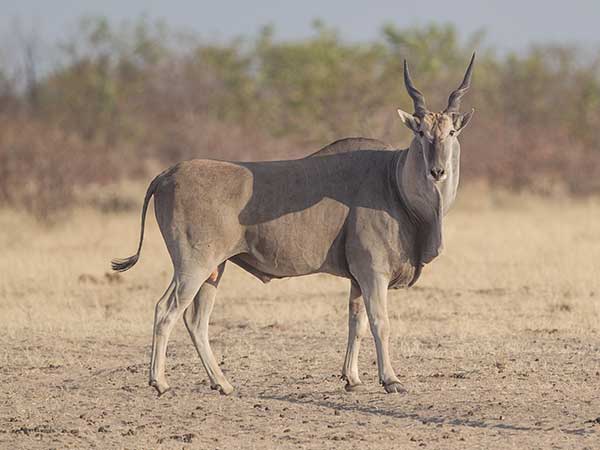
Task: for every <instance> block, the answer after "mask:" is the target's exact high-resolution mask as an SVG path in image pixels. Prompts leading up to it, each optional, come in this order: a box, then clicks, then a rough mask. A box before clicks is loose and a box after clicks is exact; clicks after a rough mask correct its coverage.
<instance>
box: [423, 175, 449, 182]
mask: <svg viewBox="0 0 600 450" xmlns="http://www.w3.org/2000/svg"><path fill="white" fill-rule="evenodd" d="M447 177H448V176H447V175H446V174H443V175H441V176H439V177H434V176H433V175H431V174H428V175H427V178H429V179H430V180H431V181H433V182H434V183H441V182H442V181H444V180H445V179H446V178H447Z"/></svg>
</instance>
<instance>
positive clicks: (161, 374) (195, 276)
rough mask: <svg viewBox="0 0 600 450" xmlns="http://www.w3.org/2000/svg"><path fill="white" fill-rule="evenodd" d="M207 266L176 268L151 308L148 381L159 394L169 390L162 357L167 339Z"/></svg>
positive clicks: (201, 280) (201, 281)
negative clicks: (151, 327) (165, 288)
mask: <svg viewBox="0 0 600 450" xmlns="http://www.w3.org/2000/svg"><path fill="white" fill-rule="evenodd" d="M210 272H211V270H210V269H205V270H189V269H186V270H179V271H177V270H176V273H175V276H174V277H173V281H172V282H171V285H170V286H169V288H168V289H167V292H165V295H163V297H162V298H161V299H160V301H159V302H158V303H157V304H156V309H155V312H154V336H153V341H152V342H153V343H152V361H151V363H150V385H151V386H153V387H154V388H155V389H156V390H157V391H158V394H159V395H162V394H164V393H165V392H167V391H168V390H169V385H168V384H167V381H166V378H165V359H166V352H167V343H168V341H169V336H170V335H171V331H172V330H173V326H174V325H175V323H176V322H177V321H178V320H179V319H180V318H181V316H182V315H183V313H184V311H185V309H186V308H187V307H188V306H189V304H190V303H192V301H193V300H194V296H195V295H196V293H197V292H198V290H199V289H200V286H201V285H202V283H203V282H204V281H205V280H206V279H207V278H208V276H209V275H210Z"/></svg>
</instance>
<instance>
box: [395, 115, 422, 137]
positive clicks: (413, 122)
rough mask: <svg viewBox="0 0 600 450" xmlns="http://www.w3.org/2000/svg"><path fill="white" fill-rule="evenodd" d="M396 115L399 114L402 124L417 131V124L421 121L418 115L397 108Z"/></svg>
mask: <svg viewBox="0 0 600 450" xmlns="http://www.w3.org/2000/svg"><path fill="white" fill-rule="evenodd" d="M398 115H399V116H400V120H401V121H402V123H403V124H404V125H406V126H407V127H408V128H410V129H411V130H412V131H414V132H415V133H418V132H419V126H420V124H421V121H420V120H419V118H418V117H416V116H413V115H412V114H409V113H407V112H406V111H402V110H401V109H399V110H398Z"/></svg>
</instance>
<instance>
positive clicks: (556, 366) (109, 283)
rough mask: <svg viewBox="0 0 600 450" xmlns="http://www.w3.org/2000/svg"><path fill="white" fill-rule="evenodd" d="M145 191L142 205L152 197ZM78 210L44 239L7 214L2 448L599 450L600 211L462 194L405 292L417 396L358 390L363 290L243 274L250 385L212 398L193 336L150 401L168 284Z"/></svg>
mask: <svg viewBox="0 0 600 450" xmlns="http://www.w3.org/2000/svg"><path fill="white" fill-rule="evenodd" d="M141 192H142V189H140V195H139V197H140V199H141V196H142V194H141ZM138 220H139V218H138V212H137V211H135V212H130V213H122V214H111V215H106V214H101V213H99V212H97V211H92V210H81V211H78V212H77V213H76V214H75V216H74V217H73V219H72V220H70V221H69V222H67V223H63V224H61V225H58V226H56V227H53V228H50V229H47V228H44V227H42V226H40V225H37V224H35V223H33V222H31V221H30V220H29V219H27V218H25V217H23V216H20V215H16V214H14V213H9V212H4V213H0V230H2V231H1V232H0V248H2V254H1V255H0V280H1V282H0V326H1V327H0V376H1V377H2V381H3V388H2V395H1V396H0V448H7V449H8V448H11V449H13V448H28V449H33V448H102V449H104V448H132V449H138V448H139V449H142V448H201V449H221V450H223V449H238V448H240V449H254V448H256V449H263V448H265V449H267V448H268V449H271V448H272V449H292V448H294V449H295V448H306V449H330V448H331V449H342V448H357V449H358V448H360V449H387V448H394V449H402V448H407V449H412V448H415V449H417V448H431V449H466V448H469V449H473V448H481V449H511V448H514V449H538V448H539V449H555V448H556V449H558V448H560V449H562V448H577V449H583V448H588V449H597V448H600V391H599V387H600V336H599V331H600V273H599V268H600V263H599V256H600V227H599V226H598V223H600V200H590V201H586V202H577V203H573V202H568V201H566V200H562V201H553V202H551V201H549V200H540V199H535V198H517V197H510V196H503V195H498V194H493V195H492V194H478V195H469V193H468V192H465V193H461V200H460V201H459V204H458V206H457V208H456V209H455V210H454V211H452V212H451V214H450V215H449V217H448V219H447V222H446V232H445V237H446V240H445V253H444V255H443V256H442V257H440V258H439V259H438V260H436V261H434V262H433V263H432V264H431V265H429V266H427V267H426V270H425V271H424V274H423V276H422V278H421V280H420V281H419V283H418V285H417V287H416V288H413V289H411V290H407V291H392V292H391V294H390V311H391V320H392V325H393V332H392V358H393V361H394V365H395V367H396V370H397V372H398V374H399V376H400V379H401V380H402V382H403V383H404V385H405V387H406V388H407V389H408V391H409V393H408V394H406V395H390V394H385V393H384V391H383V389H382V388H381V387H380V386H378V384H377V370H376V366H375V356H374V351H373V350H374V349H373V347H374V346H373V342H372V339H371V338H370V337H369V339H366V340H365V341H364V343H363V347H362V352H361V356H360V369H361V370H360V371H361V374H362V379H363V382H365V384H366V388H365V390H364V391H361V392H358V393H350V394H349V393H346V392H345V391H344V389H343V386H344V383H343V382H342V381H341V380H340V378H339V375H340V372H341V366H342V362H343V358H344V352H345V345H346V321H347V318H346V309H347V306H346V303H347V290H348V282H347V281H345V280H340V279H335V278H332V277H327V276H312V277H306V278H298V279H292V280H281V281H273V282H272V283H270V284H267V285H262V284H261V283H260V282H259V281H257V280H256V279H254V278H252V277H251V276H249V275H247V274H245V273H243V272H241V271H240V270H239V269H237V268H236V267H235V266H233V265H229V266H228V268H227V270H226V273H225V277H224V280H223V282H222V284H221V288H220V291H219V298H218V303H217V306H216V308H215V311H214V313H213V316H212V321H211V342H212V344H213V349H214V350H215V353H216V354H217V355H218V356H217V357H218V358H220V360H221V364H222V368H223V370H224V372H225V374H226V376H227V377H228V378H229V380H230V381H231V382H232V384H233V385H234V386H235V388H236V391H235V392H234V393H233V394H232V395H231V396H229V397H224V396H220V395H219V394H218V393H216V392H215V391H211V390H210V388H209V385H208V382H207V376H206V374H205V372H204V369H203V368H202V366H201V364H200V361H199V359H198V357H197V356H196V354H195V350H194V348H193V346H192V344H191V341H190V339H189V337H188V336H187V332H186V331H185V327H184V326H183V324H179V325H178V327H177V328H176V330H175V332H174V334H173V337H172V339H171V343H170V347H169V352H168V362H167V363H168V368H167V377H168V379H169V383H170V384H171V386H172V387H173V390H172V391H171V392H169V393H168V394H166V395H165V396H163V397H161V398H157V396H156V394H155V392H154V390H153V389H152V388H150V387H148V386H147V378H148V362H149V350H150V344H151V331H152V314H153V307H154V303H155V301H156V300H157V299H158V297H159V296H160V295H161V294H162V292H163V291H164V289H165V287H166V286H167V284H168V282H169V280H170V276H171V272H170V270H171V268H170V263H169V260H168V257H167V255H166V252H165V250H164V247H163V244H162V241H161V239H160V236H159V233H158V231H157V229H156V226H155V224H154V220H153V219H151V220H150V221H149V222H150V226H149V229H148V233H147V237H148V239H147V241H146V242H145V245H144V249H143V252H142V258H141V261H140V263H138V265H137V266H136V267H135V268H134V269H132V270H131V271H130V272H127V273H126V274H124V275H122V276H120V277H119V276H112V275H111V274H109V273H108V262H109V260H110V258H112V257H115V256H126V255H128V254H130V253H131V252H132V251H133V250H134V248H135V245H136V242H137V236H138Z"/></svg>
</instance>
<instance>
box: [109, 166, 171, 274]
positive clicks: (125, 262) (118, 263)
mask: <svg viewBox="0 0 600 450" xmlns="http://www.w3.org/2000/svg"><path fill="white" fill-rule="evenodd" d="M161 175H162V174H161ZM161 175H159V176H157V177H156V178H155V179H154V180H152V182H151V183H150V186H148V189H147V190H146V197H145V198H144V206H142V225H141V230H140V243H139V244H138V249H137V252H136V253H135V255H133V256H130V257H129V258H123V259H113V260H112V261H111V262H110V265H111V266H112V270H114V271H116V272H125V271H126V270H129V269H131V268H132V267H133V266H135V263H136V262H138V259H139V258H140V252H141V251H142V242H144V224H145V223H146V211H148V202H149V201H150V197H152V196H153V195H154V191H155V190H156V186H157V185H158V182H159V181H160V178H161Z"/></svg>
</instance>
